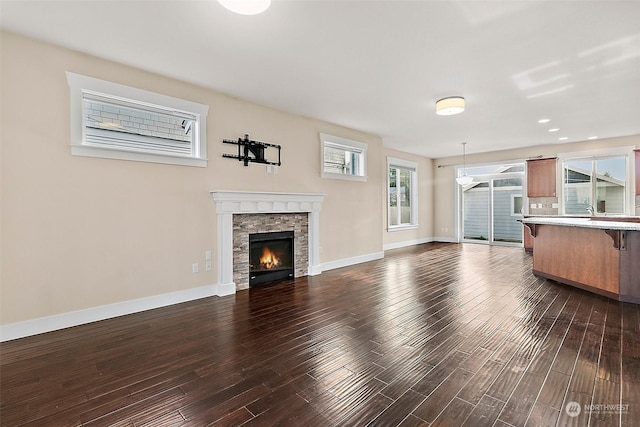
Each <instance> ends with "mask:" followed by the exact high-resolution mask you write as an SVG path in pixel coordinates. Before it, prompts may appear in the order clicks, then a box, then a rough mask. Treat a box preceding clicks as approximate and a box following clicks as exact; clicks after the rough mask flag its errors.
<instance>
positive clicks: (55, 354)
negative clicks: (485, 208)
mask: <svg viewBox="0 0 640 427" xmlns="http://www.w3.org/2000/svg"><path fill="white" fill-rule="evenodd" d="M531 262H532V261H531V258H530V256H528V255H526V254H524V253H523V251H522V250H521V249H519V248H507V247H489V246H484V245H468V244H462V245H458V244H443V243H431V244H425V245H418V246H415V247H410V248H403V249H398V250H393V251H388V252H386V254H385V258H384V259H382V260H378V261H373V262H368V263H364V264H359V265H355V266H352V267H347V268H341V269H337V270H331V271H326V272H324V273H323V274H322V275H319V276H313V277H304V278H300V279H296V280H290V281H284V282H281V283H277V284H272V285H267V286H264V287H261V288H256V289H251V290H247V291H241V292H238V293H237V294H236V295H234V296H230V297H223V298H218V297H214V298H204V299H201V300H197V301H190V302H187V303H183V304H176V305H174V306H169V307H164V308H161V309H157V310H149V311H146V312H142V313H136V314H132V315H128V316H122V317H118V318H114V319H108V320H105V321H101V322H95V323H92V324H88V325H82V326H78V327H74V328H68V329H65V330H60V331H54V332H50V333H47V334H42V335H39V336H33V337H27V338H23V339H19V340H14V341H9V342H4V343H1V344H0V375H1V383H0V411H1V417H2V425H7V426H16V427H18V426H27V425H30V426H42V425H83V424H88V425H111V426H142V425H147V426H181V425H184V426H187V425H188V426H198V425H202V426H206V425H221V426H222V425H223V426H235V425H246V426H249V425H259V426H267V425H269V426H271V425H305V426H308V427H313V426H326V425H367V424H370V425H394V426H395V425H401V426H426V425H429V424H431V425H433V426H438V425H447V426H448V425H463V424H465V425H470V426H481V425H495V426H507V425H527V426H536V425H545V426H546V425H556V424H558V425H565V424H566V425H580V423H584V424H583V425H586V423H587V422H588V423H590V425H593V426H598V425H607V426H609V425H618V426H620V427H622V426H631V425H634V423H635V421H636V420H637V419H640V413H638V412H639V411H640V380H638V378H640V367H639V362H638V361H639V360H640V358H639V357H638V354H640V338H639V337H640V311H639V310H638V306H637V305H633V304H627V303H618V302H615V301H611V300H607V299H604V298H603V297H599V296H594V295H592V294H589V293H587V292H585V291H582V290H579V289H574V288H572V287H568V286H563V285H560V284H558V283H555V282H553V281H549V280H546V279H542V278H539V277H536V276H534V275H533V274H532V265H531ZM572 400H573V401H579V402H580V404H581V405H589V404H591V405H598V404H610V403H616V402H617V403H620V402H622V405H621V407H622V408H626V409H625V412H622V413H620V408H618V413H617V414H613V415H612V414H605V413H602V411H600V412H596V411H594V410H591V411H585V412H584V413H583V415H582V416H581V417H568V416H567V414H566V410H565V409H566V405H567V403H568V402H570V401H572ZM584 408H587V407H586V406H585V407H584ZM598 408H599V407H598V406H593V407H592V409H598Z"/></svg>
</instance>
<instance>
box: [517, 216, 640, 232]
mask: <svg viewBox="0 0 640 427" xmlns="http://www.w3.org/2000/svg"><path fill="white" fill-rule="evenodd" d="M611 218H612V217H607V220H598V217H584V218H583V217H580V218H565V217H560V216H555V217H551V216H539V217H536V216H532V217H527V218H523V219H522V222H523V223H525V224H538V225H559V226H563V227H583V228H600V229H603V230H628V231H640V222H630V221H624V219H622V218H621V220H620V221H616V220H612V219H611Z"/></svg>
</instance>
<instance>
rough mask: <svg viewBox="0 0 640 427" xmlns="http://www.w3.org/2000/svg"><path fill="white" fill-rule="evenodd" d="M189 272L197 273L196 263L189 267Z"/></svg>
mask: <svg viewBox="0 0 640 427" xmlns="http://www.w3.org/2000/svg"><path fill="white" fill-rule="evenodd" d="M191 271H193V272H194V273H197V272H198V263H197V262H196V263H194V264H193V265H192V266H191Z"/></svg>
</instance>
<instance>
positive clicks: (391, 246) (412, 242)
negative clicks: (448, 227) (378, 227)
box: [382, 237, 433, 251]
mask: <svg viewBox="0 0 640 427" xmlns="http://www.w3.org/2000/svg"><path fill="white" fill-rule="evenodd" d="M430 242H433V237H425V238H422V239H415V240H405V241H404V242H397V243H389V244H387V245H384V246H383V247H382V249H383V250H384V251H389V250H391V249H399V248H406V247H407V246H415V245H421V244H423V243H430Z"/></svg>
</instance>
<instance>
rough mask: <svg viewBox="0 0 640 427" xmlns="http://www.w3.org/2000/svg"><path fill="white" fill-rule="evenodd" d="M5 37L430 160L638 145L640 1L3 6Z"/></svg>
mask: <svg viewBox="0 0 640 427" xmlns="http://www.w3.org/2000/svg"><path fill="white" fill-rule="evenodd" d="M0 24H1V26H2V28H3V29H5V30H9V31H13V32H16V33H21V34H25V35H27V36H31V37H34V38H37V39H42V40H46V41H48V42H51V43H55V44H59V45H62V46H66V47H69V48H71V49H75V50H78V51H82V52H86V53H89V54H93V55H96V56H99V57H103V58H107V59H110V60H113V61H117V62H120V63H124V64H127V65H131V66H134V67H138V68H141V69H145V70H149V71H152V72H155V73H160V74H163V75H167V76H170V77H174V78H176V79H180V80H184V81H187V82H191V83H195V84H197V85H201V86H205V87H208V88H212V89H215V90H217V91H221V92H224V93H227V94H231V95H234V96H237V97H239V98H243V99H247V100H251V101H254V102H257V103H260V104H263V105H268V106H272V107H275V108H278V109H282V110H285V111H289V112H293V113H297V114H301V115H305V116H310V117H315V118H319V119H322V120H326V121H329V122H333V123H337V124H340V125H344V126H347V127H350V128H354V129H359V130H363V131H367V132H371V133H374V134H377V135H380V136H381V137H382V138H383V141H384V144H385V145H386V146H389V147H393V148H396V149H399V150H403V151H407V152H412V153H415V154H419V155H423V156H427V157H432V158H441V157H446V156H452V155H459V154H461V151H462V147H461V145H460V143H461V142H463V141H466V142H467V143H468V144H467V152H468V153H477V152H486V151H494V150H501V149H505V148H514V147H525V146H533V145H539V144H553V143H558V142H559V138H560V137H567V138H568V139H567V140H566V141H564V142H573V141H584V140H587V138H588V137H591V136H598V137H599V138H608V137H614V136H623V135H635V134H640V1H615V0H601V1H586V0H579V1H571V0H566V1H558V0H556V1H458V0H448V1H445V0H442V1H401V0H388V1H367V0H360V1H357V0H351V1H348V0H333V1H331V0H328V1H327V0H325V1H322V0H297V1H294V0H288V1H286V0H273V2H272V5H271V7H270V8H269V9H268V10H267V11H266V12H265V13H263V14H261V15H256V16H242V15H235V14H233V13H231V12H229V11H227V10H226V9H224V8H222V6H220V5H219V4H218V2H217V1H215V0H201V1H178V0H173V1H154V0H146V1H144V0H137V1H134V0H130V1H116V0H111V1H100V0H93V1H91V0H90V1H87V0H84V1H78V0H65V1H59V0H49V1H11V0H2V1H1V3H0ZM451 95H461V96H463V97H465V98H466V102H467V110H466V111H465V112H464V113H462V114H460V115H457V116H437V115H436V114H435V101H436V100H437V99H439V98H442V97H446V96H451ZM541 118H549V119H551V121H550V122H549V123H547V124H538V123H537V121H538V119H541ZM550 128H559V129H560V131H558V132H554V133H551V132H548V129H550Z"/></svg>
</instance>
